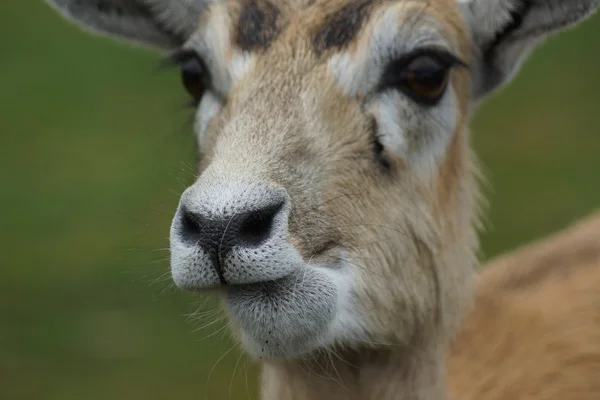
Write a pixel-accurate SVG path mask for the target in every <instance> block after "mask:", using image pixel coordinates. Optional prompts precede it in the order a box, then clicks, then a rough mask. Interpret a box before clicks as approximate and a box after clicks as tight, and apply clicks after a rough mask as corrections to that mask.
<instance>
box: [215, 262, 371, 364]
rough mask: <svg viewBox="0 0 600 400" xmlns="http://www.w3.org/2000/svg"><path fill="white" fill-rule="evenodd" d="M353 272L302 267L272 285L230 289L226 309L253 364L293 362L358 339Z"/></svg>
mask: <svg viewBox="0 0 600 400" xmlns="http://www.w3.org/2000/svg"><path fill="white" fill-rule="evenodd" d="M351 277H352V271H351V268H350V267H348V266H347V265H345V264H340V265H335V266H331V265H327V266H325V265H306V266H304V267H302V268H299V269H298V270H296V271H294V272H293V273H292V274H290V275H288V276H286V277H284V278H281V279H277V280H273V281H268V282H261V283H255V284H250V285H236V286H231V287H228V288H227V289H226V290H225V293H224V300H225V309H226V310H227V312H228V314H229V316H230V318H231V322H232V324H233V325H234V326H235V327H236V328H238V329H236V330H237V331H238V332H239V340H240V341H241V343H242V346H243V347H244V349H245V350H246V351H247V352H248V353H249V354H251V355H252V356H254V357H256V358H263V359H264V358H267V359H297V358H303V357H305V356H308V355H310V353H313V352H315V351H317V350H319V349H323V348H327V347H330V346H332V345H334V344H335V343H336V342H339V341H341V340H344V339H345V338H347V337H348V336H350V337H352V336H353V334H356V331H357V330H358V329H357V328H358V327H359V326H360V323H359V318H357V316H356V310H355V306H354V303H355V302H354V301H353V300H354V295H353V291H352V289H351V284H350V283H351Z"/></svg>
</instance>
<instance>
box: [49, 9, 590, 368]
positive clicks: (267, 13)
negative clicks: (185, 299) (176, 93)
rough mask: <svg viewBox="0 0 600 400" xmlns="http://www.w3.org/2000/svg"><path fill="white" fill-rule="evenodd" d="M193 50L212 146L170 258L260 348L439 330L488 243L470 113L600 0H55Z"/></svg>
mask: <svg viewBox="0 0 600 400" xmlns="http://www.w3.org/2000/svg"><path fill="white" fill-rule="evenodd" d="M47 1H49V2H50V4H52V5H53V6H54V7H56V8H57V9H58V10H59V11H61V12H62V13H63V14H65V15H66V16H68V17H70V18H72V19H73V20H75V21H77V22H79V23H80V24H81V25H84V26H86V27H88V28H90V29H91V30H93V31H97V32H102V33H107V34H111V35H115V36H119V37H122V38H125V39H127V40H130V41H134V42H137V43H142V44H146V45H150V46H153V47H155V48H157V49H159V50H161V51H163V52H166V53H168V54H169V56H168V57H169V60H170V61H171V62H173V63H174V64H176V65H178V66H179V67H180V68H181V73H182V78H183V79H182V80H183V86H184V88H185V89H186V90H187V92H188V93H189V94H190V95H191V96H192V98H193V99H194V101H195V102H196V105H197V108H196V124H195V135H196V137H197V144H198V147H199V150H200V152H201V154H202V157H201V161H200V165H199V169H198V179H197V180H196V182H195V183H193V184H192V185H191V186H190V187H189V188H188V189H187V190H185V192H184V193H183V194H182V196H181V201H180V203H179V206H178V208H177V210H176V211H175V216H174V218H173V223H172V228H171V236H170V242H171V269H172V276H173V279H174V281H175V283H176V284H177V285H178V286H179V287H181V288H183V289H187V290H192V291H211V292H213V293H215V294H216V295H217V296H220V297H221V298H222V300H223V304H224V308H225V309H226V311H227V313H228V314H229V316H230V321H231V325H232V327H233V330H234V331H235V332H236V334H237V335H238V337H239V338H240V340H241V342H242V344H243V346H244V348H245V349H246V350H247V351H248V352H249V353H251V354H252V355H254V356H256V357H262V358H284V359H294V358H300V357H304V356H306V355H308V354H310V353H313V352H315V351H316V350H322V349H327V348H331V347H334V346H343V347H347V348H365V347H366V348H373V347H379V346H389V345H395V346H399V348H402V347H403V346H406V347H408V346H413V345H418V344H423V343H427V344H431V343H441V342H444V341H445V340H447V338H448V337H451V335H452V334H453V333H454V332H455V331H456V329H457V327H458V325H459V323H460V321H461V315H462V310H463V308H464V306H465V300H468V299H469V298H470V289H469V288H470V278H471V271H472V267H473V265H474V264H475V262H476V257H475V251H476V248H477V239H476V232H475V226H476V221H477V185H476V182H475V175H476V174H475V171H474V159H473V157H472V155H471V154H470V150H469V144H468V136H467V132H466V124H467V122H468V117H469V114H470V111H471V110H472V109H473V108H474V105H475V104H476V103H477V102H478V101H479V100H480V99H482V98H483V97H484V96H486V95H488V94H489V93H491V92H493V91H494V90H495V89H497V88H499V87H500V86H502V85H503V84H504V83H506V82H507V81H508V80H509V79H510V78H511V77H512V76H513V75H514V73H515V72H516V71H517V69H518V67H519V65H520V63H521V62H522V60H523V59H524V58H525V56H526V55H527V54H528V53H529V52H530V51H531V50H532V48H533V47H534V45H535V44H537V43H538V42H540V41H541V40H542V39H543V38H545V37H546V36H548V34H550V33H551V32H553V31H556V30H559V29H561V28H563V27H567V26H569V25H571V24H573V23H574V22H576V21H579V20H581V19H583V18H584V17H586V16H587V15H588V14H590V13H591V12H592V11H593V10H594V9H595V8H596V7H597V6H598V0H436V1H427V0H389V1H386V0H354V1H351V0H329V1H325V0H316V1H315V0H229V1H218V0H216V1H214V2H210V3H209V2H208V0H121V1H118V0H47Z"/></svg>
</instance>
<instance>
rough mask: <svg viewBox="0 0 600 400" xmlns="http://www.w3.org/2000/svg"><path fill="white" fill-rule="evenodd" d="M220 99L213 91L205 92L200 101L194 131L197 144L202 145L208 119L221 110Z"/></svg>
mask: <svg viewBox="0 0 600 400" xmlns="http://www.w3.org/2000/svg"><path fill="white" fill-rule="evenodd" d="M222 106H223V105H222V104H221V100H219V98H218V97H217V96H216V95H214V94H213V93H210V92H208V93H206V94H205V95H204V96H203V97H202V100H201V101H200V106H199V107H198V111H196V123H195V131H196V138H197V141H198V145H199V146H200V147H202V144H203V141H204V138H205V136H206V130H207V129H208V124H209V123H210V121H211V120H212V119H213V118H214V117H215V116H216V115H217V114H218V113H219V111H221V107H222Z"/></svg>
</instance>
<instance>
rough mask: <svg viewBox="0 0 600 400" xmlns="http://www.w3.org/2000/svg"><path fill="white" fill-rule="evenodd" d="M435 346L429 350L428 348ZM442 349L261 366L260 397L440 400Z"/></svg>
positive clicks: (367, 353) (325, 357)
mask: <svg viewBox="0 0 600 400" xmlns="http://www.w3.org/2000/svg"><path fill="white" fill-rule="evenodd" d="M433 347H435V346H433ZM444 361H445V349H442V350H441V351H440V350H437V351H432V350H431V347H430V348H429V350H428V351H415V350H410V351H403V352H399V353H398V354H395V353H393V352H392V351H391V350H387V351H374V350H364V351H351V352H350V351H347V352H335V353H334V352H330V353H325V354H320V355H317V356H315V357H313V358H311V359H310V360H306V361H304V360H303V361H268V362H265V363H264V365H263V374H262V398H263V399H265V400H266V399H275V400H280V399H286V400H288V399H289V400H321V399H323V400H341V399H344V400H351V399H355V400H392V399H394V400H442V399H443V398H444V392H445V384H444V374H445V371H444Z"/></svg>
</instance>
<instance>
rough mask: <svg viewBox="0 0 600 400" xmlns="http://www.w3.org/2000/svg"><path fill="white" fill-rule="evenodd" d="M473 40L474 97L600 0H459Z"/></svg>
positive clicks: (508, 76)
mask: <svg viewBox="0 0 600 400" xmlns="http://www.w3.org/2000/svg"><path fill="white" fill-rule="evenodd" d="M457 1H458V2H459V5H460V6H461V8H462V12H463V14H464V16H465V20H466V22H467V24H468V25H469V26H470V28H471V34H472V40H473V44H474V51H475V54H474V57H473V60H474V65H473V74H474V76H473V97H474V98H475V99H479V98H481V97H483V96H485V95H486V94H488V93H490V92H492V91H493V90H494V89H496V88H498V87H500V86H502V85H503V84H504V83H506V82H507V81H509V80H510V79H511V78H512V77H513V76H514V75H515V73H516V72H517V71H518V69H519V67H520V65H521V63H522V62H523V61H524V60H525V58H526V56H527V55H528V54H529V53H530V52H531V50H532V49H533V48H534V46H535V45H536V44H538V43H539V42H541V41H542V40H543V39H545V38H546V37H547V36H548V35H549V34H551V33H553V32H556V31H559V30H561V29H563V28H566V27H568V26H571V25H573V24H575V23H576V22H579V21H581V20H583V19H585V17H587V16H589V15H590V14H591V13H593V12H594V11H595V10H596V9H597V8H598V5H599V4H600V0H457Z"/></svg>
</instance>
